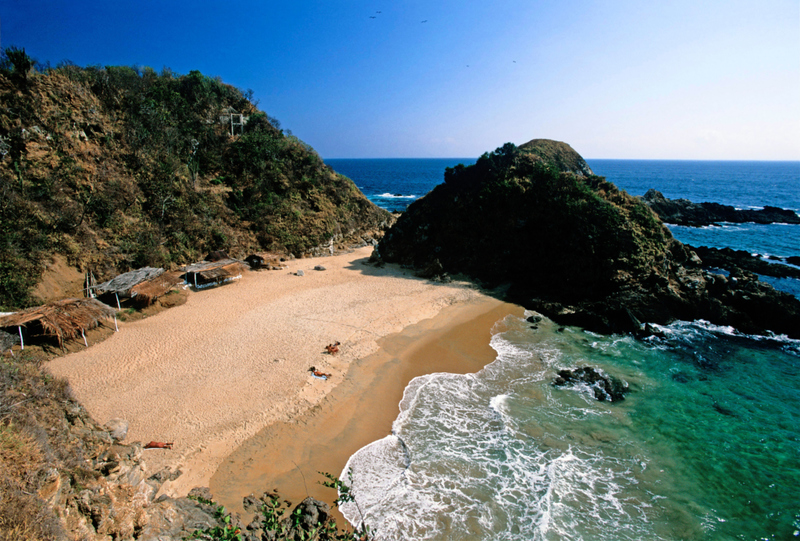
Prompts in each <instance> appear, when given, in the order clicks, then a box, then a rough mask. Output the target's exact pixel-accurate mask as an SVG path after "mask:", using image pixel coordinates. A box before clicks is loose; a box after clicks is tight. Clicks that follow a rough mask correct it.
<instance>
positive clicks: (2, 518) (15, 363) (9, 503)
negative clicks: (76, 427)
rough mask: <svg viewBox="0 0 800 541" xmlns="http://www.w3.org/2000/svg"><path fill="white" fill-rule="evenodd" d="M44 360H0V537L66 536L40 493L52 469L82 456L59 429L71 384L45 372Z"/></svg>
mask: <svg viewBox="0 0 800 541" xmlns="http://www.w3.org/2000/svg"><path fill="white" fill-rule="evenodd" d="M26 353H27V352H26ZM41 360H42V359H41V358H35V357H32V356H30V355H29V354H26V355H19V356H17V357H16V358H14V359H3V360H2V361H0V541H4V540H11V539H14V540H22V541H28V540H34V539H36V540H39V539H67V538H68V536H67V534H66V532H65V531H64V528H63V526H62V524H61V521H60V520H59V518H58V516H57V515H56V514H55V512H54V511H53V509H52V508H50V506H48V505H47V503H46V502H45V501H43V500H42V499H41V498H40V497H39V496H38V494H39V491H40V490H41V489H42V488H43V486H44V485H45V484H46V483H47V481H48V480H49V479H52V477H53V475H54V472H59V471H61V470H63V469H64V468H65V467H67V466H74V465H77V464H80V463H81V462H82V457H79V456H73V455H75V454H77V452H78V451H77V450H75V449H74V448H71V446H70V445H68V443H69V442H68V438H67V437H66V436H65V434H64V432H63V430H61V428H62V427H63V426H64V423H65V420H64V407H63V405H62V404H63V403H64V402H65V401H66V400H68V399H69V387H68V386H67V384H66V382H64V381H63V380H56V379H54V378H52V377H49V376H48V375H47V374H46V373H44V372H43V371H42V370H41Z"/></svg>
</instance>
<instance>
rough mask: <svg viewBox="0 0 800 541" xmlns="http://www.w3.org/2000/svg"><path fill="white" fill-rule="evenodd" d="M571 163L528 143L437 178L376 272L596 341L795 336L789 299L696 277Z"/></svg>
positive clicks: (797, 327) (687, 262)
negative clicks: (417, 274)
mask: <svg viewBox="0 0 800 541" xmlns="http://www.w3.org/2000/svg"><path fill="white" fill-rule="evenodd" d="M540 148H542V149H543V150H542V151H541V152H540V151H539V149H540ZM554 148H557V149H559V154H558V159H555V158H553V151H552V149H554ZM581 162H582V158H580V156H579V155H578V154H577V153H576V152H575V151H574V150H572V149H571V148H570V147H569V146H568V145H565V144H564V143H557V142H553V141H547V140H541V139H539V140H534V141H531V142H530V143H528V144H525V145H522V146H520V147H516V146H515V145H513V144H511V143H507V144H506V145H504V146H503V147H501V148H498V149H497V150H495V151H494V152H491V153H486V154H484V155H483V156H481V157H480V158H479V159H478V161H477V162H476V163H475V164H474V165H472V166H469V167H465V166H463V165H459V166H456V167H455V168H448V169H447V170H446V171H445V182H444V184H441V185H439V186H437V187H436V188H434V189H433V190H432V191H431V192H430V193H429V194H427V195H426V196H425V197H423V198H421V199H419V200H417V201H415V202H414V203H413V204H411V205H410V206H409V207H408V209H407V211H406V212H405V213H404V214H403V215H402V216H401V217H400V218H399V219H398V221H397V223H396V224H395V225H394V226H393V227H392V228H391V229H390V231H389V232H388V233H387V234H386V236H385V237H384V238H383V239H382V240H381V241H380V243H379V245H378V248H377V251H378V256H379V258H380V259H379V260H384V261H389V262H398V263H401V264H405V265H409V266H412V267H415V268H417V269H420V270H421V271H425V270H427V269H430V268H441V272H443V273H449V274H457V273H464V274H466V275H468V276H471V277H473V278H476V279H478V280H480V281H482V282H483V284H484V285H486V286H487V287H491V288H493V287H496V286H501V285H504V286H507V296H508V297H509V298H510V299H511V300H514V301H516V302H518V303H520V304H523V305H524V306H527V307H530V308H533V309H536V310H538V311H540V312H542V313H544V314H546V315H548V316H550V317H552V318H553V319H555V320H557V321H559V322H561V323H563V324H574V325H579V326H583V327H586V328H589V329H592V330H596V331H598V332H635V333H639V332H641V330H642V327H643V325H642V323H643V322H651V323H668V322H670V321H672V320H674V319H683V320H694V319H707V320H710V321H712V322H715V323H719V324H725V325H733V326H735V327H737V328H739V329H741V330H743V331H744V332H750V333H765V332H767V331H774V332H777V333H783V334H788V335H789V336H795V337H796V336H800V301H798V300H797V299H796V298H795V297H793V296H791V295H788V294H783V293H780V292H777V291H775V290H774V289H773V288H772V287H770V286H768V285H766V284H763V283H761V282H759V281H758V280H755V279H753V278H752V277H750V276H749V275H742V276H741V277H740V278H737V279H732V280H727V279H725V280H723V279H722V278H724V277H717V276H715V275H713V274H711V273H709V272H707V271H704V270H703V268H702V261H701V259H700V258H699V257H697V255H696V254H694V253H693V252H692V251H691V250H689V249H687V248H686V247H685V246H684V245H683V244H681V243H680V242H678V241H676V240H675V239H674V238H673V237H672V235H671V233H670V232H669V230H668V229H667V228H666V227H665V226H664V225H663V223H662V222H661V221H660V220H659V219H658V217H657V216H656V215H655V213H653V211H652V210H651V209H650V208H649V207H648V206H647V205H645V204H644V203H643V202H642V201H641V200H640V199H639V198H636V197H633V196H630V195H628V194H627V193H625V192H624V191H620V190H619V189H617V187H616V186H614V185H613V184H612V183H610V182H608V181H607V180H606V179H605V178H603V177H599V176H596V175H593V174H591V171H590V170H586V169H584V168H582V167H580V166H577V167H576V165H575V164H580V163H581Z"/></svg>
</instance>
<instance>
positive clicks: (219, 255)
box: [205, 250, 230, 261]
mask: <svg viewBox="0 0 800 541" xmlns="http://www.w3.org/2000/svg"><path fill="white" fill-rule="evenodd" d="M226 259H230V257H228V254H226V253H225V251H224V250H216V251H214V252H211V253H210V254H208V255H207V256H206V258H205V261H224V260H226Z"/></svg>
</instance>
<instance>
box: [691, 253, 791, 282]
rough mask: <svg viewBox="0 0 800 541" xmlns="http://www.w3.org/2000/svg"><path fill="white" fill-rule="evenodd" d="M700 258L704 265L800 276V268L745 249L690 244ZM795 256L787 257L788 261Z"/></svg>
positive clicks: (770, 274) (729, 269) (789, 276)
mask: <svg viewBox="0 0 800 541" xmlns="http://www.w3.org/2000/svg"><path fill="white" fill-rule="evenodd" d="M688 248H689V249H691V250H692V251H693V252H695V253H696V254H697V255H698V256H699V257H700V259H702V260H703V266H704V267H716V268H720V269H725V270H727V271H729V272H730V271H731V270H733V269H736V268H740V269H743V270H747V271H750V272H755V273H757V274H763V275H765V276H774V277H776V278H800V269H797V268H794V267H790V266H788V265H784V264H782V263H780V262H777V261H765V260H764V259H762V258H761V257H758V256H754V255H752V254H750V253H749V252H746V251H744V250H733V249H731V248H721V249H720V248H709V247H707V246H698V247H695V246H689V247H688ZM793 259H794V258H793V257H789V258H787V259H786V262H787V263H790V262H791V261H790V260H793Z"/></svg>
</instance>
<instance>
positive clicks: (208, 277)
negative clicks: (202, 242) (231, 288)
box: [184, 259, 246, 289]
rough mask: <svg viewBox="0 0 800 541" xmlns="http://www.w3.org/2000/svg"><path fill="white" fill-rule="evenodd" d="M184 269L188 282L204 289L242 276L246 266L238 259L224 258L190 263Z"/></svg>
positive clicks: (196, 287)
mask: <svg viewBox="0 0 800 541" xmlns="http://www.w3.org/2000/svg"><path fill="white" fill-rule="evenodd" d="M184 270H185V274H184V278H185V279H186V283H187V284H189V285H191V286H192V287H194V288H195V289H204V288H206V287H211V286H216V285H220V284H224V283H226V282H230V281H232V280H237V279H239V278H241V277H242V273H243V272H244V271H245V270H246V266H245V264H244V263H242V262H241V261H239V260H238V259H223V260H222V261H201V262H200V263H195V264H193V265H188V266H187V267H186V268H185V269H184Z"/></svg>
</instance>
